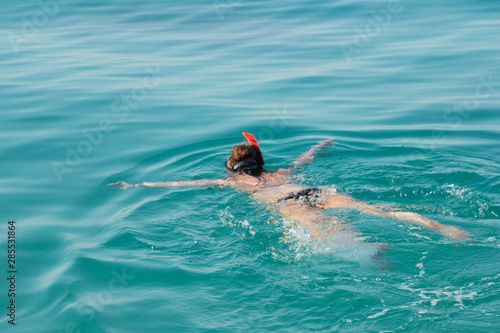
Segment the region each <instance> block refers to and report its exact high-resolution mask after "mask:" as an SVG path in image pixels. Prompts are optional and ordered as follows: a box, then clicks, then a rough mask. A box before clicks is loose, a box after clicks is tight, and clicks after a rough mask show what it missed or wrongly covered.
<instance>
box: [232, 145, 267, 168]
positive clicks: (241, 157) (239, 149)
mask: <svg viewBox="0 0 500 333" xmlns="http://www.w3.org/2000/svg"><path fill="white" fill-rule="evenodd" d="M263 162H264V160H263V158H262V153H261V152H260V149H259V148H258V147H255V146H253V145H247V144H241V145H238V146H235V147H233V153H232V155H231V157H229V158H228V159H227V161H226V168H228V169H229V170H230V171H233V172H238V173H247V174H249V175H253V176H258V175H260V174H261V173H262V171H263V170H264V169H263V168H262V165H263V164H264V163H263Z"/></svg>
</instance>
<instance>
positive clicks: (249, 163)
mask: <svg viewBox="0 0 500 333" xmlns="http://www.w3.org/2000/svg"><path fill="white" fill-rule="evenodd" d="M243 136H244V137H245V138H246V139H247V140H248V142H250V143H251V144H252V146H254V147H255V148H257V151H258V154H257V156H255V158H247V159H244V160H243V161H239V162H238V163H236V164H235V165H234V166H233V167H232V168H229V167H228V166H227V162H226V168H227V169H228V170H229V171H232V172H236V173H246V174H249V175H253V176H255V175H259V174H260V173H261V172H262V165H264V157H263V156H262V152H261V151H260V147H259V144H258V143H257V139H255V136H253V135H252V134H250V133H243Z"/></svg>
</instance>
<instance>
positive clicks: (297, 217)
mask: <svg viewBox="0 0 500 333" xmlns="http://www.w3.org/2000/svg"><path fill="white" fill-rule="evenodd" d="M243 135H244V136H245V138H247V140H248V141H249V142H250V143H251V145H248V144H241V145H238V146H235V147H234V148H233V153H232V155H231V157H229V158H228V159H227V161H226V168H227V169H228V170H229V171H230V174H229V176H228V177H227V178H225V179H214V180H209V179H204V180H192V181H175V182H156V183H149V182H144V183H141V184H128V183H126V182H124V181H119V182H117V183H113V184H109V185H110V186H121V188H122V189H128V188H131V187H174V186H211V185H217V186H220V187H224V186H229V187H233V188H235V189H238V190H240V191H244V192H247V193H249V194H250V196H251V197H252V198H253V199H255V200H256V201H258V202H261V203H264V204H265V205H266V206H267V207H268V208H269V209H270V210H271V211H277V212H279V214H281V215H282V216H283V217H285V218H286V219H288V220H293V221H296V222H298V223H300V225H302V226H304V227H307V228H308V229H309V232H310V234H311V235H312V236H313V237H314V238H315V239H316V240H318V241H324V240H327V239H328V240H330V241H333V242H337V241H340V242H343V243H349V242H350V241H353V240H355V239H357V238H358V237H357V236H358V235H357V233H356V232H355V231H354V228H353V227H352V226H348V225H346V224H342V223H338V222H336V221H335V220H334V219H333V217H332V216H328V215H327V214H325V212H324V210H326V209H357V210H359V211H361V212H364V213H367V214H370V215H375V216H380V217H391V218H396V219H399V220H402V221H406V222H412V223H416V224H420V225H423V226H425V227H428V228H431V229H435V230H437V231H438V232H440V233H442V234H443V235H446V236H449V237H452V238H455V239H463V238H468V237H469V234H468V233H467V232H465V231H463V230H461V229H458V228H456V227H452V226H447V225H443V224H440V223H438V222H436V221H433V220H430V219H428V218H427V217H425V216H422V215H420V214H417V213H412V212H403V211H398V210H395V209H393V208H391V207H389V206H373V205H368V204H366V203H364V202H362V201H360V200H356V199H354V198H352V197H349V196H347V195H343V194H339V193H337V192H336V191H335V190H334V189H333V190H332V189H329V188H317V187H307V186H304V185H301V184H298V183H295V182H293V181H292V180H291V177H290V176H291V175H292V173H293V172H294V171H295V170H297V169H298V168H301V167H303V166H305V165H307V164H309V163H311V162H312V161H313V160H314V156H315V154H316V153H317V152H318V151H319V150H321V149H323V148H325V147H326V146H329V145H332V144H333V141H332V140H325V141H322V142H320V143H318V144H317V145H315V146H314V147H312V148H311V149H309V150H308V151H307V152H305V153H304V154H303V155H302V156H300V157H299V158H298V159H297V160H296V161H295V162H293V163H292V166H291V167H289V168H286V169H278V170H277V171H274V172H270V171H268V170H266V169H264V168H263V165H264V158H263V156H262V152H261V150H260V147H259V144H258V143H257V140H256V139H255V137H254V136H253V135H252V134H249V133H243ZM339 235H342V237H338V236H339Z"/></svg>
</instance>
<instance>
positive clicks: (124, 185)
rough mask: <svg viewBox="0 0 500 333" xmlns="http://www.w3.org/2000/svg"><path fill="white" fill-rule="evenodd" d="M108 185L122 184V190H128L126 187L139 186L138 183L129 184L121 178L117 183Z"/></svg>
mask: <svg viewBox="0 0 500 333" xmlns="http://www.w3.org/2000/svg"><path fill="white" fill-rule="evenodd" d="M108 186H121V187H120V188H121V189H122V190H126V189H129V188H131V187H137V184H129V183H126V182H124V181H122V180H121V181H119V182H116V183H111V184H108Z"/></svg>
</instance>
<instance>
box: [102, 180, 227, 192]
mask: <svg viewBox="0 0 500 333" xmlns="http://www.w3.org/2000/svg"><path fill="white" fill-rule="evenodd" d="M227 184H228V181H227V180H225V179H200V180H187V181H179V182H154V183H149V182H144V183H140V184H129V183H126V182H124V181H119V182H116V183H111V184H108V185H109V186H121V187H120V188H121V189H122V190H126V189H129V188H131V187H180V186H211V185H220V186H224V185H227Z"/></svg>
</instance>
